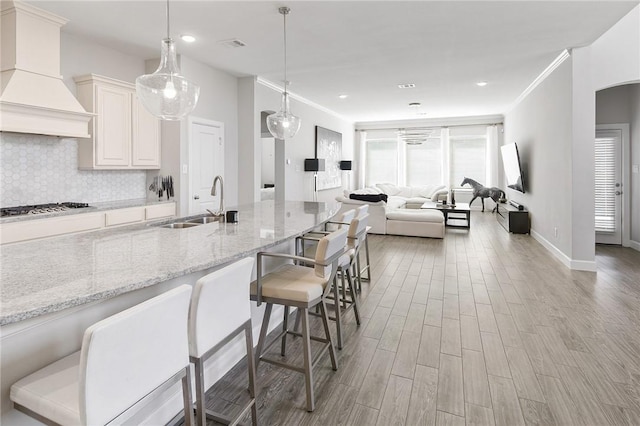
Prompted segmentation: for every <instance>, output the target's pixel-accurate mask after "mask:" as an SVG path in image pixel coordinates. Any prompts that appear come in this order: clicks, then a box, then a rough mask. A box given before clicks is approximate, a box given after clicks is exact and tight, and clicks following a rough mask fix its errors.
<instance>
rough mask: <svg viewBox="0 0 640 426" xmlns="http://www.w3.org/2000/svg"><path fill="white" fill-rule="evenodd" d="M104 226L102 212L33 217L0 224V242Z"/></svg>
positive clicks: (12, 241) (50, 235) (13, 241)
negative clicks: (42, 217) (47, 217)
mask: <svg viewBox="0 0 640 426" xmlns="http://www.w3.org/2000/svg"><path fill="white" fill-rule="evenodd" d="M103 227H104V212H100V213H85V214H78V215H71V216H61V217H52V218H49V219H34V220H28V221H23V222H11V223H5V224H2V225H0V244H7V243H15V242H18V241H27V240H35V239H37V238H45V237H53V236H56V235H63V234H71V233H73V232H81V231H91V230H95V229H100V228H103Z"/></svg>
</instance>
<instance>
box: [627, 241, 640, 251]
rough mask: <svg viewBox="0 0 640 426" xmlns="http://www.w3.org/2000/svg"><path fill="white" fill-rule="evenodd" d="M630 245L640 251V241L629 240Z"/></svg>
mask: <svg viewBox="0 0 640 426" xmlns="http://www.w3.org/2000/svg"><path fill="white" fill-rule="evenodd" d="M629 247H631V248H632V249H634V250H636V251H640V243H639V242H637V241H633V240H629Z"/></svg>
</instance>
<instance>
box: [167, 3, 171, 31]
mask: <svg viewBox="0 0 640 426" xmlns="http://www.w3.org/2000/svg"><path fill="white" fill-rule="evenodd" d="M167 38H168V39H169V40H170V39H171V32H170V27H169V0H167Z"/></svg>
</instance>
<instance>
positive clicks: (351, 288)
mask: <svg viewBox="0 0 640 426" xmlns="http://www.w3.org/2000/svg"><path fill="white" fill-rule="evenodd" d="M347 281H349V294H350V295H351V300H352V301H351V303H353V313H354V315H355V317H356V324H358V325H360V311H359V309H358V299H357V298H356V289H355V279H354V278H353V277H352V276H351V272H350V271H349V270H348V269H347Z"/></svg>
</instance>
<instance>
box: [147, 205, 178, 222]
mask: <svg viewBox="0 0 640 426" xmlns="http://www.w3.org/2000/svg"><path fill="white" fill-rule="evenodd" d="M175 214H176V203H164V204H154V205H152V206H147V211H146V219H147V220H153V219H160V218H163V217H170V216H175Z"/></svg>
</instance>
